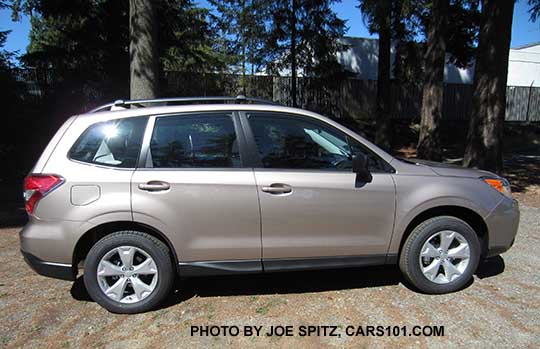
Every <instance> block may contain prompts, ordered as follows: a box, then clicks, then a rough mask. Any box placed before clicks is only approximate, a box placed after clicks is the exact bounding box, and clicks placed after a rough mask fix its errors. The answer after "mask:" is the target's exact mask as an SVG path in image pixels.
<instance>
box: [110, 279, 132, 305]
mask: <svg viewBox="0 0 540 349" xmlns="http://www.w3.org/2000/svg"><path fill="white" fill-rule="evenodd" d="M126 285H127V282H126V278H120V279H118V281H116V282H115V283H114V284H113V285H112V286H111V287H109V288H108V289H107V290H106V291H105V294H106V295H107V296H109V297H111V298H113V299H114V300H117V301H121V300H122V298H123V297H124V291H125V290H126Z"/></svg>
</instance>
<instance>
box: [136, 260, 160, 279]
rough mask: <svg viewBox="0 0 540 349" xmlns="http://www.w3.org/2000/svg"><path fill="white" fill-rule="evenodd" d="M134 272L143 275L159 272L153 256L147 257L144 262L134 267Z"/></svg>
mask: <svg viewBox="0 0 540 349" xmlns="http://www.w3.org/2000/svg"><path fill="white" fill-rule="evenodd" d="M133 272H134V273H136V274H141V275H153V274H155V273H157V267H156V263H154V261H153V260H152V259H151V258H146V260H145V261H144V262H142V263H141V264H139V265H136V266H135V267H134V271H133Z"/></svg>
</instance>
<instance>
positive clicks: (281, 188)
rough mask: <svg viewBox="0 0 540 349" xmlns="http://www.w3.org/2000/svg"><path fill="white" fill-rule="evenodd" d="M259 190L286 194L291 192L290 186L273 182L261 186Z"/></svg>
mask: <svg viewBox="0 0 540 349" xmlns="http://www.w3.org/2000/svg"><path fill="white" fill-rule="evenodd" d="M261 190H262V191H264V192H265V193H269V194H287V193H290V192H292V187H291V186H290V185H288V184H282V183H273V184H271V185H270V186H268V187H262V188H261Z"/></svg>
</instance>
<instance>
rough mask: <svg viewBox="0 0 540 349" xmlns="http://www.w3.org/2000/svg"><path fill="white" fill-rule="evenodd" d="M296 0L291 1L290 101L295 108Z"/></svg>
mask: <svg viewBox="0 0 540 349" xmlns="http://www.w3.org/2000/svg"><path fill="white" fill-rule="evenodd" d="M297 1H298V0H292V8H291V14H290V15H291V16H290V23H291V99H292V106H293V107H296V106H297V103H296V75H297V72H296V69H297V68H296V58H297V57H296V11H297V9H298V3H297Z"/></svg>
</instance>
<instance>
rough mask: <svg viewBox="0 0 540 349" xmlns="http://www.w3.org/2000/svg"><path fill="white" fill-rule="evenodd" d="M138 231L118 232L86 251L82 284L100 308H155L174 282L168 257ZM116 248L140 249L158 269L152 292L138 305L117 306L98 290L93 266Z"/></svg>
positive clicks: (121, 310)
mask: <svg viewBox="0 0 540 349" xmlns="http://www.w3.org/2000/svg"><path fill="white" fill-rule="evenodd" d="M144 235H146V234H142V233H138V232H119V233H115V234H112V235H110V236H106V237H105V238H103V239H101V240H100V241H98V242H97V243H96V244H95V245H94V246H93V247H92V248H91V249H90V251H89V252H88V256H87V258H86V261H85V264H84V276H83V277H84V284H85V286H86V289H87V291H88V294H89V295H90V297H91V298H92V299H93V300H94V301H95V302H97V303H98V304H99V305H101V306H102V307H104V308H106V309H107V310H109V311H111V312H114V313H140V312H144V311H148V310H150V309H152V308H154V307H156V306H157V305H158V304H159V303H160V302H161V301H162V300H163V299H164V298H165V297H166V296H167V294H168V292H169V290H170V288H171V285H172V281H173V280H174V276H173V269H172V263H171V258H170V256H169V255H167V254H166V253H163V251H161V250H160V248H158V247H157V246H156V244H155V243H154V242H153V241H152V240H150V239H148V238H146V237H145V236H144ZM120 246H134V247H138V248H140V249H142V250H144V251H145V252H146V253H148V254H149V255H150V256H151V257H152V259H154V261H155V263H156V266H157V269H158V274H157V277H158V281H157V284H156V287H155V289H154V291H153V292H152V293H151V294H150V295H149V296H147V297H146V298H145V299H143V300H142V301H140V302H137V303H134V304H127V303H120V302H117V301H114V300H112V299H110V298H109V297H108V296H107V295H105V293H103V291H102V290H101V288H100V287H99V284H98V280H97V267H98V264H99V262H100V261H101V259H102V258H103V256H105V254H107V253H108V252H109V251H111V250H112V249H114V248H117V247H120Z"/></svg>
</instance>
